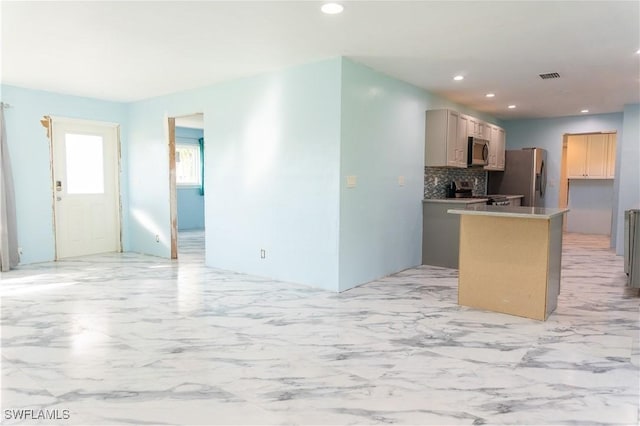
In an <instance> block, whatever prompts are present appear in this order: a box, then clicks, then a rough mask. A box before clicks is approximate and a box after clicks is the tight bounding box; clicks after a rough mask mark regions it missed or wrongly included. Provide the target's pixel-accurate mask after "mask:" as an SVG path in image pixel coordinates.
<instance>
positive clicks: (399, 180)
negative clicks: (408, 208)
mask: <svg viewBox="0 0 640 426" xmlns="http://www.w3.org/2000/svg"><path fill="white" fill-rule="evenodd" d="M436 179H437V178H436ZM398 185H400V186H404V176H398ZM436 185H437V184H436Z"/></svg>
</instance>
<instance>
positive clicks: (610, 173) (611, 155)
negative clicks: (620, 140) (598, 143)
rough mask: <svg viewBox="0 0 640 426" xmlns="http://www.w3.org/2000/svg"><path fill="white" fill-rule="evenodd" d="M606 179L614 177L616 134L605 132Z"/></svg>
mask: <svg viewBox="0 0 640 426" xmlns="http://www.w3.org/2000/svg"><path fill="white" fill-rule="evenodd" d="M606 177H607V179H613V178H615V177H616V134H615V133H609V134H607V171H606Z"/></svg>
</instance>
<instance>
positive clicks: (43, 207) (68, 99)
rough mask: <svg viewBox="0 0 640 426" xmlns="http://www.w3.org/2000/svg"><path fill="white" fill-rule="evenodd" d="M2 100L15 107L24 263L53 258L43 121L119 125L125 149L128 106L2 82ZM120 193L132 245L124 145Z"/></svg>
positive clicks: (10, 125)
mask: <svg viewBox="0 0 640 426" xmlns="http://www.w3.org/2000/svg"><path fill="white" fill-rule="evenodd" d="M1 99H2V101H3V102H5V103H9V104H10V105H11V108H8V109H6V110H5V120H6V129H7V140H8V145H9V153H10V156H11V161H12V165H13V177H14V183H15V190H16V210H17V218H18V245H19V246H20V247H21V248H22V252H23V254H22V256H21V264H27V263H34V262H44V261H50V260H53V259H54V253H55V246H54V233H53V212H52V183H51V167H50V162H49V158H50V157H49V140H48V139H47V136H46V130H45V129H44V128H43V127H42V125H41V124H40V120H41V119H42V117H43V116H45V115H49V116H58V117H69V118H79V119H85V120H95V121H106V122H112V123H119V124H120V129H121V143H122V147H123V148H125V147H126V136H124V135H126V133H127V107H126V105H125V104H121V103H116V102H106V101H100V100H95V99H88V98H81V97H76V96H68V95H61V94H57V93H50V92H44V91H38V90H31V89H24V88H19V87H15V86H8V85H2V93H1ZM121 165H122V170H123V173H122V175H121V192H122V202H123V212H124V216H123V218H122V219H123V223H122V227H123V231H124V234H123V243H124V248H125V250H126V249H127V248H128V246H129V235H128V234H127V232H126V229H127V223H128V217H127V215H126V211H127V174H126V170H127V156H126V150H124V149H123V155H122V163H121Z"/></svg>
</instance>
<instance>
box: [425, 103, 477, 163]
mask: <svg viewBox="0 0 640 426" xmlns="http://www.w3.org/2000/svg"><path fill="white" fill-rule="evenodd" d="M467 126H468V118H467V117H466V116H465V115H464V114H460V113H458V112H456V111H453V110H450V109H437V110H429V111H427V118H426V125H425V150H424V160H425V165H426V166H429V167H467V146H468V143H467Z"/></svg>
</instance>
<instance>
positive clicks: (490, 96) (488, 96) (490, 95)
mask: <svg viewBox="0 0 640 426" xmlns="http://www.w3.org/2000/svg"><path fill="white" fill-rule="evenodd" d="M485 96H486V97H487V98H493V97H494V96H496V94H495V93H487V94H486V95H485Z"/></svg>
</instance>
